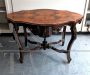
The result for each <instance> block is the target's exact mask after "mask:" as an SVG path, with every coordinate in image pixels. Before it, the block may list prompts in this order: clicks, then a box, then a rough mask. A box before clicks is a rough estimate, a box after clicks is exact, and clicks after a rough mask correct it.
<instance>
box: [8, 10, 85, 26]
mask: <svg viewBox="0 0 90 75" xmlns="http://www.w3.org/2000/svg"><path fill="white" fill-rule="evenodd" d="M82 18H83V16H82V15H80V14H78V13H75V12H71V11H67V10H54V9H34V10H22V11H18V12H13V13H10V14H7V19H8V20H9V21H11V22H14V23H26V24H31V25H40V26H51V25H52V26H57V25H59V26H61V25H65V24H68V25H69V24H72V23H75V24H76V23H79V22H80V21H81V20H82Z"/></svg>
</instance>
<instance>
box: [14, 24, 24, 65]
mask: <svg viewBox="0 0 90 75" xmlns="http://www.w3.org/2000/svg"><path fill="white" fill-rule="evenodd" d="M13 34H14V37H15V40H16V42H17V45H18V47H19V50H20V59H19V60H20V63H23V46H22V44H21V42H20V39H19V36H18V27H17V24H14V28H13Z"/></svg>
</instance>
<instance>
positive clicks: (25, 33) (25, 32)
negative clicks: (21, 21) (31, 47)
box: [23, 26, 27, 47]
mask: <svg viewBox="0 0 90 75" xmlns="http://www.w3.org/2000/svg"><path fill="white" fill-rule="evenodd" d="M23 29H24V37H25V47H26V46H27V31H26V26H23Z"/></svg>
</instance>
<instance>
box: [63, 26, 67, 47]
mask: <svg viewBox="0 0 90 75" xmlns="http://www.w3.org/2000/svg"><path fill="white" fill-rule="evenodd" d="M65 33H66V26H64V28H63V32H62V46H63V45H64V42H65Z"/></svg>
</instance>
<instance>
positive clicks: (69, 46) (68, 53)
mask: <svg viewBox="0 0 90 75" xmlns="http://www.w3.org/2000/svg"><path fill="white" fill-rule="evenodd" d="M75 39H76V25H72V26H71V40H70V41H69V44H68V46H67V60H68V63H70V61H71V57H70V50H71V47H72V44H73V42H74V40H75Z"/></svg>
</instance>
